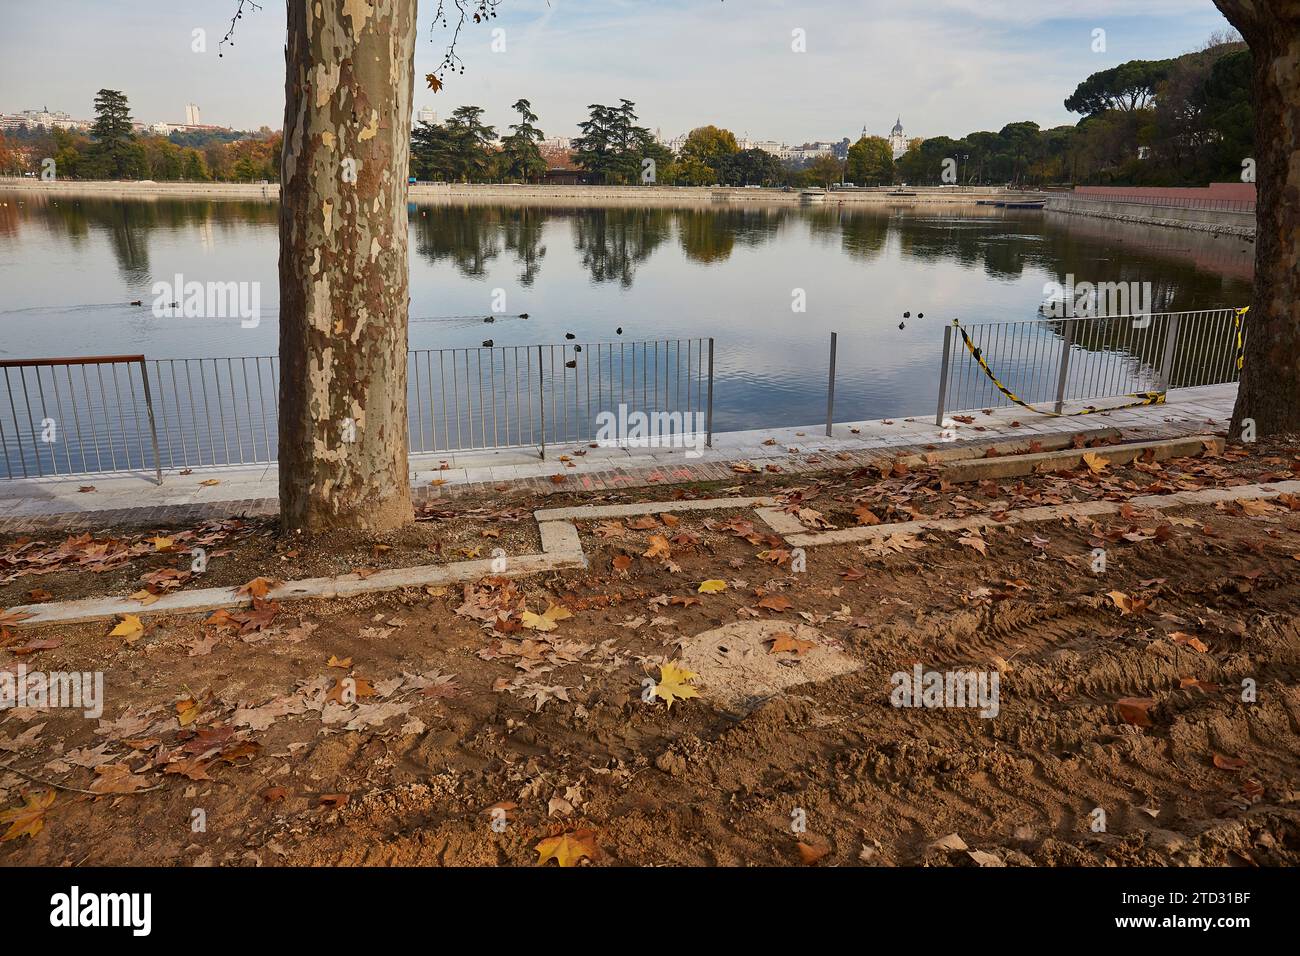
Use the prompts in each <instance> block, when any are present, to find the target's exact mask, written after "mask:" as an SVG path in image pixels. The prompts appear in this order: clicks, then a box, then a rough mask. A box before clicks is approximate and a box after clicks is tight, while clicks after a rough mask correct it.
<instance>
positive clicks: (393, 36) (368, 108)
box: [279, 0, 416, 532]
mask: <svg viewBox="0 0 1300 956" xmlns="http://www.w3.org/2000/svg"><path fill="white" fill-rule="evenodd" d="M287 6H288V11H289V35H288V45H287V46H286V48H285V106H284V111H285V112H284V152H283V158H282V160H281V169H280V182H281V187H280V188H281V192H280V376H281V378H280V413H279V414H280V422H279V425H280V436H279V445H280V449H279V460H280V516H281V523H282V527H283V528H284V529H286V530H287V529H291V528H292V529H305V530H307V531H311V532H316V531H324V530H328V529H331V528H348V529H356V530H367V531H378V530H383V529H386V528H392V527H395V526H397V525H400V524H402V523H404V522H406V521H409V520H411V517H412V512H411V489H410V481H409V472H408V467H407V458H406V456H407V421H406V329H407V307H408V303H409V290H408V287H407V223H406V196H407V185H406V178H407V166H408V158H409V152H410V142H411V138H410V132H411V98H412V82H413V67H414V54H415V7H416V0H375V2H373V3H370V2H367V0H288V3H287Z"/></svg>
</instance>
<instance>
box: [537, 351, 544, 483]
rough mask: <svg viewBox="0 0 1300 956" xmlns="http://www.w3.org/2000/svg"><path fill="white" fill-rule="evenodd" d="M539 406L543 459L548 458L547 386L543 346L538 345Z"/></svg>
mask: <svg viewBox="0 0 1300 956" xmlns="http://www.w3.org/2000/svg"><path fill="white" fill-rule="evenodd" d="M537 408H538V412H539V414H540V415H541V420H542V434H541V439H542V452H541V456H540V457H541V459H542V461H545V460H546V387H545V385H544V384H543V382H542V347H541V346H540V345H539V346H537Z"/></svg>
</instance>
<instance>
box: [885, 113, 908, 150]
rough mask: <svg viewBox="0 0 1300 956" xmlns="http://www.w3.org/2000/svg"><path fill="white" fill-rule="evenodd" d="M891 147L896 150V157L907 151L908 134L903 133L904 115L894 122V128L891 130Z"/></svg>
mask: <svg viewBox="0 0 1300 956" xmlns="http://www.w3.org/2000/svg"><path fill="white" fill-rule="evenodd" d="M889 148H890V149H892V150H893V151H894V159H898V157H900V156H902V155H903V154H904V153H906V152H907V136H906V135H905V134H904V133H903V117H901V116H900V117H899V118H898V121H897V122H896V123H894V128H893V129H891V130H890V131H889Z"/></svg>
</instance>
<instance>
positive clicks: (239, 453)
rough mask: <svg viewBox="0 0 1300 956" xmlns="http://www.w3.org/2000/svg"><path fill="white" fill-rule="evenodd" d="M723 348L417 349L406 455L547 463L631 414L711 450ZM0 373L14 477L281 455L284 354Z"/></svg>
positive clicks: (85, 361) (8, 368)
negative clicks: (670, 422)
mask: <svg viewBox="0 0 1300 956" xmlns="http://www.w3.org/2000/svg"><path fill="white" fill-rule="evenodd" d="M713 349H714V343H713V339H711V338H694V339H669V340H659V341H643V342H611V343H573V344H567V343H566V344H564V345H530V346H522V345H521V346H504V347H500V346H499V347H495V348H489V347H483V348H462V349H419V350H412V351H409V352H408V353H407V415H408V428H409V442H410V453H411V454H412V455H420V454H438V453H451V452H455V451H464V450H471V449H492V448H520V447H535V448H537V449H538V452H539V454H540V455H541V456H542V457H545V453H546V446H547V445H548V444H551V445H554V444H561V443H566V442H578V441H588V442H590V441H595V440H597V439H600V438H602V437H605V436H604V435H603V433H602V432H601V424H602V422H614V423H617V422H619V421H625V420H626V415H627V414H628V413H631V412H640V413H643V414H645V415H646V416H662V415H665V414H667V415H673V416H676V418H675V422H676V424H677V425H678V430H679V431H685V432H687V433H690V434H698V433H699V432H701V431H702V432H703V433H704V438H705V443H706V444H708V445H711V444H712V440H713V361H714V354H713ZM0 370H2V371H3V373H4V383H3V390H0V448H2V449H3V461H4V464H5V469H6V474H5V477H8V478H27V477H40V476H44V475H68V474H96V473H105V472H122V471H131V470H136V469H139V470H145V471H153V472H154V473H155V474H156V475H157V479H158V480H159V481H161V480H162V471H163V469H179V468H197V467H202V466H212V465H239V464H244V465H254V464H264V463H269V462H273V461H275V460H276V456H277V441H276V432H277V419H278V407H279V380H280V368H279V360H278V358H277V357H275V356H270V355H261V356H246V357H239V358H202V359H199V358H177V359H146V358H145V357H144V356H143V355H117V356H99V357H92V358H58V359H30V360H17V361H6V362H0ZM620 408H622V409H623V410H624V415H623V416H622V418H620ZM683 426H685V427H684V428H683ZM611 437H612V438H613V441H614V442H616V443H617V442H618V441H620V440H621V438H620V435H619V433H618V432H617V430H615V432H614V433H612V436H611Z"/></svg>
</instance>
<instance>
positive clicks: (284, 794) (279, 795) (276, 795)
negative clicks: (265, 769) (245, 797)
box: [262, 787, 289, 803]
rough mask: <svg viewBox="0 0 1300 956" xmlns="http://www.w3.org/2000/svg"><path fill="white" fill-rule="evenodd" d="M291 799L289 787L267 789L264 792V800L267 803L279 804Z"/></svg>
mask: <svg viewBox="0 0 1300 956" xmlns="http://www.w3.org/2000/svg"><path fill="white" fill-rule="evenodd" d="M288 797H289V788H288V787H267V788H266V789H265V790H263V791H262V799H263V800H265V801H266V802H267V803H279V802H280V801H281V800H285V799H287V798H288Z"/></svg>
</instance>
